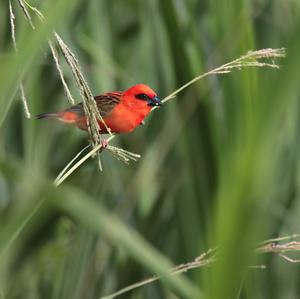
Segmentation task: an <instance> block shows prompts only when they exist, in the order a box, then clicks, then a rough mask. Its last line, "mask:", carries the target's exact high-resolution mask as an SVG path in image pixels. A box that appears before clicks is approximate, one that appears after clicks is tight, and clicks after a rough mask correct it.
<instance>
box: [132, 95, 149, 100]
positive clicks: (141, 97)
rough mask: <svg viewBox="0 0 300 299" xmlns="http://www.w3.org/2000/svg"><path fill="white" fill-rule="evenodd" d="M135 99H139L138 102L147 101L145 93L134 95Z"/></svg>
mask: <svg viewBox="0 0 300 299" xmlns="http://www.w3.org/2000/svg"><path fill="white" fill-rule="evenodd" d="M135 97H136V98H137V99H140V100H143V101H148V100H149V97H148V96H147V95H146V94H145V93H139V94H136V95H135Z"/></svg>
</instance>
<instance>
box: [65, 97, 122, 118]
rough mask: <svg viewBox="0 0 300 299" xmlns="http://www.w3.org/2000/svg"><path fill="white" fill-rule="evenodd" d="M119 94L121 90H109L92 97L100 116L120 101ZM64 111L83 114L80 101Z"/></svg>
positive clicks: (108, 111) (107, 112)
mask: <svg viewBox="0 0 300 299" xmlns="http://www.w3.org/2000/svg"><path fill="white" fill-rule="evenodd" d="M121 95H122V92H110V93H106V94H102V95H99V96H95V97H94V99H95V101H96V104H97V107H98V110H99V113H100V115H101V116H102V117H105V116H106V115H108V114H109V113H110V112H111V111H112V110H113V108H114V107H115V106H116V105H117V104H118V103H120V100H121ZM64 111H70V112H75V113H76V114H77V115H79V116H84V109H83V104H82V103H79V104H77V105H74V106H71V107H69V108H67V109H66V110H64Z"/></svg>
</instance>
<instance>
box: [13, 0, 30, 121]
mask: <svg viewBox="0 0 300 299" xmlns="http://www.w3.org/2000/svg"><path fill="white" fill-rule="evenodd" d="M9 15H10V26H11V37H12V41H13V46H14V49H15V52H16V53H18V47H17V41H16V26H15V14H14V12H13V8H12V4H11V1H10V0H9ZM19 91H20V96H21V100H22V103H23V110H24V113H25V116H26V117H27V118H31V114H30V111H29V107H28V101H27V98H26V94H25V90H24V84H23V80H22V79H21V81H20V85H19Z"/></svg>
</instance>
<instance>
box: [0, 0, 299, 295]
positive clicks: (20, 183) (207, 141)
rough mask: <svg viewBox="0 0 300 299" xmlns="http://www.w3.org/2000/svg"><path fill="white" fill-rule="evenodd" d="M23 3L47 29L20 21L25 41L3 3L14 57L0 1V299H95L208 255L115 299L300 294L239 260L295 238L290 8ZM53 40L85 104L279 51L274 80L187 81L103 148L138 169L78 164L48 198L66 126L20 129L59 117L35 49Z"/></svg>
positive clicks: (243, 76) (286, 266)
mask: <svg viewBox="0 0 300 299" xmlns="http://www.w3.org/2000/svg"><path fill="white" fill-rule="evenodd" d="M30 3H31V4H33V5H36V6H37V7H38V8H39V9H41V11H42V12H43V13H44V15H45V17H46V20H47V21H46V22H44V23H40V22H39V20H38V19H37V18H36V17H35V16H34V13H33V12H32V11H30V10H29V11H30V13H31V14H32V18H33V22H34V24H35V25H36V29H35V30H34V31H33V30H32V29H31V28H30V27H29V26H28V24H27V22H26V20H25V19H24V16H23V14H22V10H21V9H20V7H19V5H18V1H16V0H12V4H13V8H14V12H15V15H16V35H17V43H18V48H19V53H18V55H17V56H16V55H15V54H14V51H13V47H12V41H11V34H10V18H9V9H8V1H1V3H0V51H1V53H0V125H1V129H0V134H1V139H0V214H1V216H0V298H1V299H4V298H45V299H46V298H72V299H74V298H100V297H101V296H104V295H108V294H110V293H113V292H114V291H116V290H118V289H120V288H123V287H125V286H127V285H130V284H132V283H134V282H136V281H139V280H143V279H144V278H147V277H149V276H152V275H154V274H164V273H166V272H168V270H169V269H170V268H171V267H172V265H178V264H181V263H185V262H188V261H192V260H193V259H194V258H195V257H196V256H198V255H200V254H201V253H202V252H204V251H207V250H208V249H209V248H213V247H215V246H218V248H219V250H220V254H219V256H218V262H217V263H216V264H214V265H212V266H210V267H206V268H201V269H197V270H192V271H190V272H188V273H186V274H183V275H180V276H168V277H167V278H166V279H163V280H161V281H159V282H156V283H152V284H149V285H147V286H144V287H141V288H137V289H135V290H133V291H131V292H128V293H126V294H124V295H122V296H120V298H134V299H137V298H153V299H155V298H216V299H219V298H223V299H224V298H256V299H259V298H272V299H274V298H290V299H292V298H299V297H300V287H299V286H300V284H299V282H300V281H299V274H300V267H299V266H298V265H297V264H292V263H288V262H286V261H284V260H283V259H281V258H280V257H278V256H276V255H267V254H265V255H261V256H258V255H257V254H253V248H255V247H256V244H257V242H259V241H262V240H264V239H268V238H272V237H277V236H283V235H291V234H295V233H299V232H300V217H299V216H298V215H299V213H300V205H299V195H300V193H299V187H300V177H299V167H298V166H299V165H300V164H299V162H300V160H299V158H300V156H299V149H300V142H299V136H300V122H299V112H300V106H299V96H300V84H299V77H300V59H299V53H300V39H299V36H300V1H298V0H273V1H272V0H252V1H237V0H236V1H226V0H222V1H221V0H220V1H212V0H206V1H205V0H203V1H197V0H161V1H159V0H145V1H138V0H126V1H124V0H114V1H111V0H89V1H78V0H69V1H68V0H56V1H53V0H52V1H50V0H47V1H46V0H44V1H30ZM53 29H55V30H57V31H58V32H59V33H60V35H61V36H62V37H63V38H64V40H65V42H66V43H67V44H68V45H69V46H70V47H71V49H72V50H73V51H74V52H75V53H76V55H77V57H78V59H79V61H80V63H81V67H82V70H83V72H84V74H85V76H86V78H87V80H88V82H89V84H90V87H91V89H92V91H93V93H94V94H95V95H96V94H100V93H102V92H105V91H110V90H123V89H126V88H128V87H129V86H131V85H133V84H135V83H145V84H148V85H150V86H151V87H153V89H154V90H156V91H157V93H158V94H159V95H160V97H161V98H163V97H165V96H167V95H168V94H169V93H171V92H172V91H173V90H175V89H176V88H178V87H179V86H180V85H182V84H183V83H185V82H187V81H189V80H190V79H192V78H193V77H194V76H196V75H198V74H201V73H204V72H205V71H207V70H209V69H212V68H213V67H216V66H219V65H221V64H223V63H225V62H228V61H230V60H233V59H235V58H237V57H239V56H241V55H243V54H245V53H246V52H247V51H248V50H254V49H259V48H269V47H273V48H277V47H286V48H287V57H286V58H285V59H283V60H281V61H279V63H280V65H281V66H282V67H281V69H280V70H274V69H263V68H256V69H254V68H252V69H251V70H250V69H243V70H236V71H234V72H232V73H231V74H227V75H220V76H212V77H209V78H208V79H205V80H202V81H201V82H199V83H197V84H195V85H193V86H192V87H190V88H188V89H187V90H185V91H184V92H182V93H180V95H178V97H177V98H176V99H175V100H172V101H170V102H168V103H167V104H166V105H164V106H163V107H162V108H161V109H159V110H156V111H154V112H153V113H152V114H151V115H150V116H149V117H148V118H147V120H146V125H145V126H142V127H139V128H137V129H136V130H135V132H133V133H131V134H128V135H123V136H118V137H117V138H115V139H114V140H113V142H112V144H113V145H118V146H121V147H123V148H125V149H127V150H130V151H133V152H136V153H140V154H141V155H142V158H141V159H140V161H138V162H137V163H131V164H130V165H129V166H128V165H124V164H122V163H121V162H120V161H118V160H116V159H115V158H114V157H112V156H111V154H110V153H109V152H103V154H101V156H102V160H103V167H104V171H103V172H99V170H98V167H97V163H96V160H92V159H91V160H88V161H87V162H86V163H84V164H83V165H82V166H81V167H80V168H79V169H78V170H76V172H74V173H73V174H72V175H71V176H70V177H69V178H68V179H67V180H66V181H65V182H64V183H63V184H62V185H61V186H59V187H58V188H55V187H54V186H53V181H54V179H55V177H56V176H57V175H58V173H59V172H60V171H61V170H62V169H63V168H64V166H65V165H66V164H67V163H68V162H69V161H70V160H71V159H72V158H73V156H74V155H75V154H76V153H77V152H78V151H79V150H80V149H81V148H82V147H83V146H85V145H86V144H87V142H88V141H87V136H86V134H85V133H83V132H81V131H80V130H77V129H75V128H73V127H71V126H66V125H63V124H62V123H58V122H55V121H53V122H52V121H43V122H41V121H36V120H35V119H34V116H35V115H37V114H38V113H41V112H45V111H56V110H58V109H61V108H64V107H66V106H68V105H69V104H68V102H67V100H66V96H65V95H64V92H63V88H62V84H61V82H60V79H59V76H58V73H57V70H56V69H55V66H54V63H53V59H52V57H51V53H50V51H49V48H48V47H47V35H48V34H51V32H52V31H53ZM61 61H62V65H63V69H64V73H65V77H66V79H67V81H68V83H69V85H70V87H71V90H72V93H73V95H74V96H75V98H77V99H78V100H79V98H80V97H79V94H78V91H77V89H76V85H75V82H74V80H73V78H72V74H71V72H70V70H69V69H68V66H67V65H66V63H65V62H64V61H63V58H61ZM20 74H23V75H24V86H25V90H26V94H27V97H28V105H29V109H30V112H31V113H32V116H33V118H32V119H29V120H28V119H26V118H25V116H24V112H23V107H22V102H21V100H20V96H19V92H18V83H19V80H20ZM295 258H297V255H296V256H295ZM261 264H263V265H266V266H267V268H266V269H265V270H261V269H253V268H249V267H248V266H249V265H261Z"/></svg>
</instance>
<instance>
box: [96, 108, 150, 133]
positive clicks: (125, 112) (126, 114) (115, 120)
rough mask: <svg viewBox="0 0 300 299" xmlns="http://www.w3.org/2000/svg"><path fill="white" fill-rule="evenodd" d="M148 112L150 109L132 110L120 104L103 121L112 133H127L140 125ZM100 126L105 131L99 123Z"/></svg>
mask: <svg viewBox="0 0 300 299" xmlns="http://www.w3.org/2000/svg"><path fill="white" fill-rule="evenodd" d="M150 110H151V108H150V107H149V108H147V109H137V110H134V109H129V108H128V107H126V106H125V105H121V104H120V105H117V106H116V107H115V108H114V109H113V110H112V112H111V113H110V114H109V115H108V116H106V117H105V118H104V121H105V123H106V125H107V126H108V127H109V128H110V129H111V130H112V132H114V133H129V132H131V131H133V130H134V129H135V128H136V127H137V126H139V125H140V124H141V122H142V121H143V120H144V118H145V117H146V115H147V114H148V113H149V112H150ZM100 126H101V129H103V130H105V126H104V125H103V124H102V123H101V122H100Z"/></svg>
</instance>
